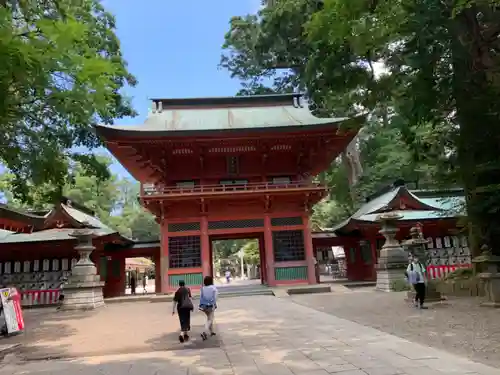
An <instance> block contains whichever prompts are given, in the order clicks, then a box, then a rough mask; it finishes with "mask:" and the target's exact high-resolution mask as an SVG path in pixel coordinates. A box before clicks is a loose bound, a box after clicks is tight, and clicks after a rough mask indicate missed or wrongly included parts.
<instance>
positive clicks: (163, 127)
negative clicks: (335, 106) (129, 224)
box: [97, 94, 355, 139]
mask: <svg viewBox="0 0 500 375" xmlns="http://www.w3.org/2000/svg"><path fill="white" fill-rule="evenodd" d="M152 102H153V108H152V110H151V111H150V113H149V115H148V117H147V118H146V121H145V122H144V124H143V125H139V126H115V125H111V126H110V125H98V126H97V132H98V133H99V134H100V135H102V136H104V137H105V138H107V139H112V138H118V137H119V138H122V137H134V138H149V137H159V136H169V137H170V136H171V137H174V136H185V135H193V133H200V134H203V135H210V134H211V133H212V134H213V133H218V134H220V132H235V131H242V130H246V131H249V130H251V131H266V130H273V131H276V130H282V131H291V130H300V129H301V128H303V127H306V126H307V127H311V126H312V127H325V126H329V127H331V126H332V125H335V126H337V125H339V124H340V123H342V122H346V121H355V119H349V118H345V117H344V118H319V117H315V116H314V115H313V114H312V113H311V112H310V111H309V108H308V103H307V102H306V101H305V100H304V99H303V95H302V94H284V95H254V96H236V97H219V98H191V99H152Z"/></svg>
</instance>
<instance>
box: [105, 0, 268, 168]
mask: <svg viewBox="0 0 500 375" xmlns="http://www.w3.org/2000/svg"><path fill="white" fill-rule="evenodd" d="M139 4H141V5H139ZM104 5H105V6H106V8H107V9H108V10H109V11H110V12H111V13H113V14H114V15H115V17H116V21H117V34H118V37H119V38H120V41H121V44H122V51H123V54H124V56H125V59H126V60H127V62H128V64H129V65H128V67H129V71H130V72H131V73H132V74H134V75H135V76H136V77H137V79H138V81H139V83H138V85H137V86H136V87H135V88H130V89H128V90H127V94H128V95H130V96H131V97H132V98H133V105H134V108H135V109H136V110H137V111H138V112H139V116H137V117H135V118H127V119H120V120H117V121H116V124H141V123H142V122H143V121H144V118H145V117H146V114H147V112H148V109H149V107H150V103H149V101H148V98H158V97H164V98H185V97H204V96H232V95H234V94H235V93H236V92H237V91H238V89H239V88H240V84H239V82H238V81H237V80H234V79H231V78H230V77H229V74H228V72H226V71H224V70H220V69H219V68H218V64H219V59H220V55H221V51H222V49H221V46H222V43H223V41H224V34H225V33H226V32H227V31H228V28H229V20H230V18H231V17H233V16H237V15H245V14H248V13H255V12H257V10H258V8H259V6H260V0H183V1H179V0H147V1H144V2H142V3H141V2H135V1H131V0H105V1H104ZM113 172H115V173H118V174H120V175H121V176H123V177H130V176H129V175H128V173H127V172H126V171H125V170H124V169H123V168H122V167H121V166H120V165H119V164H116V165H114V166H113Z"/></svg>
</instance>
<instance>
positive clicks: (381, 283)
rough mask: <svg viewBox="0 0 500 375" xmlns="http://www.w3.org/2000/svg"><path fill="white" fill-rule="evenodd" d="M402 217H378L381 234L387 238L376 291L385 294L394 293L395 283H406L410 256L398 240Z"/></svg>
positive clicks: (387, 214)
mask: <svg viewBox="0 0 500 375" xmlns="http://www.w3.org/2000/svg"><path fill="white" fill-rule="evenodd" d="M401 217H402V216H401V215H399V214H395V213H392V212H387V213H384V214H381V215H379V216H378V218H377V220H378V221H379V222H381V226H382V229H381V230H380V233H381V234H382V235H383V236H384V237H385V243H384V246H382V249H380V257H379V259H378V263H377V267H376V271H377V286H376V289H377V290H380V291H383V292H392V291H394V283H397V282H404V280H405V276H404V272H405V270H406V267H407V266H408V255H407V254H406V252H405V251H404V249H403V248H402V247H401V245H400V244H399V241H397V240H396V233H397V232H398V228H397V225H396V223H397V221H398V220H399V219H401Z"/></svg>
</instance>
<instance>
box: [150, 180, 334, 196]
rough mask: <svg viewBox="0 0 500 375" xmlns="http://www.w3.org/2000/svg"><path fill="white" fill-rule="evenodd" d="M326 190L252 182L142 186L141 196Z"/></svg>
mask: <svg viewBox="0 0 500 375" xmlns="http://www.w3.org/2000/svg"><path fill="white" fill-rule="evenodd" d="M301 188H310V189H316V188H324V185H322V184H320V183H316V182H309V181H295V182H286V183H272V182H250V183H246V184H234V185H233V184H227V185H222V184H218V185H194V186H163V187H162V186H147V187H145V186H144V184H143V185H141V195H142V196H150V195H159V194H161V195H165V194H166V195H168V194H189V193H191V194H193V193H217V192H220V193H224V192H238V191H261V190H278V189H301Z"/></svg>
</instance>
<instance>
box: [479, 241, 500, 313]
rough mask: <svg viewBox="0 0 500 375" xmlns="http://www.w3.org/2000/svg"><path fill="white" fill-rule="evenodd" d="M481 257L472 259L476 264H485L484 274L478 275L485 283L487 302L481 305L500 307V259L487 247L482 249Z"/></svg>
mask: <svg viewBox="0 0 500 375" xmlns="http://www.w3.org/2000/svg"><path fill="white" fill-rule="evenodd" d="M481 250H482V251H483V252H482V253H481V255H480V256H478V257H476V258H474V259H472V261H473V262H474V263H481V264H483V267H482V272H481V273H480V274H479V275H478V276H479V278H480V279H481V280H482V281H483V283H484V291H485V296H486V299H487V300H486V301H485V302H483V303H481V306H485V307H497V308H499V307H500V272H499V271H498V266H499V265H500V257H499V256H497V255H493V254H492V252H491V249H489V248H488V247H487V246H483V247H482V248H481Z"/></svg>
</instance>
